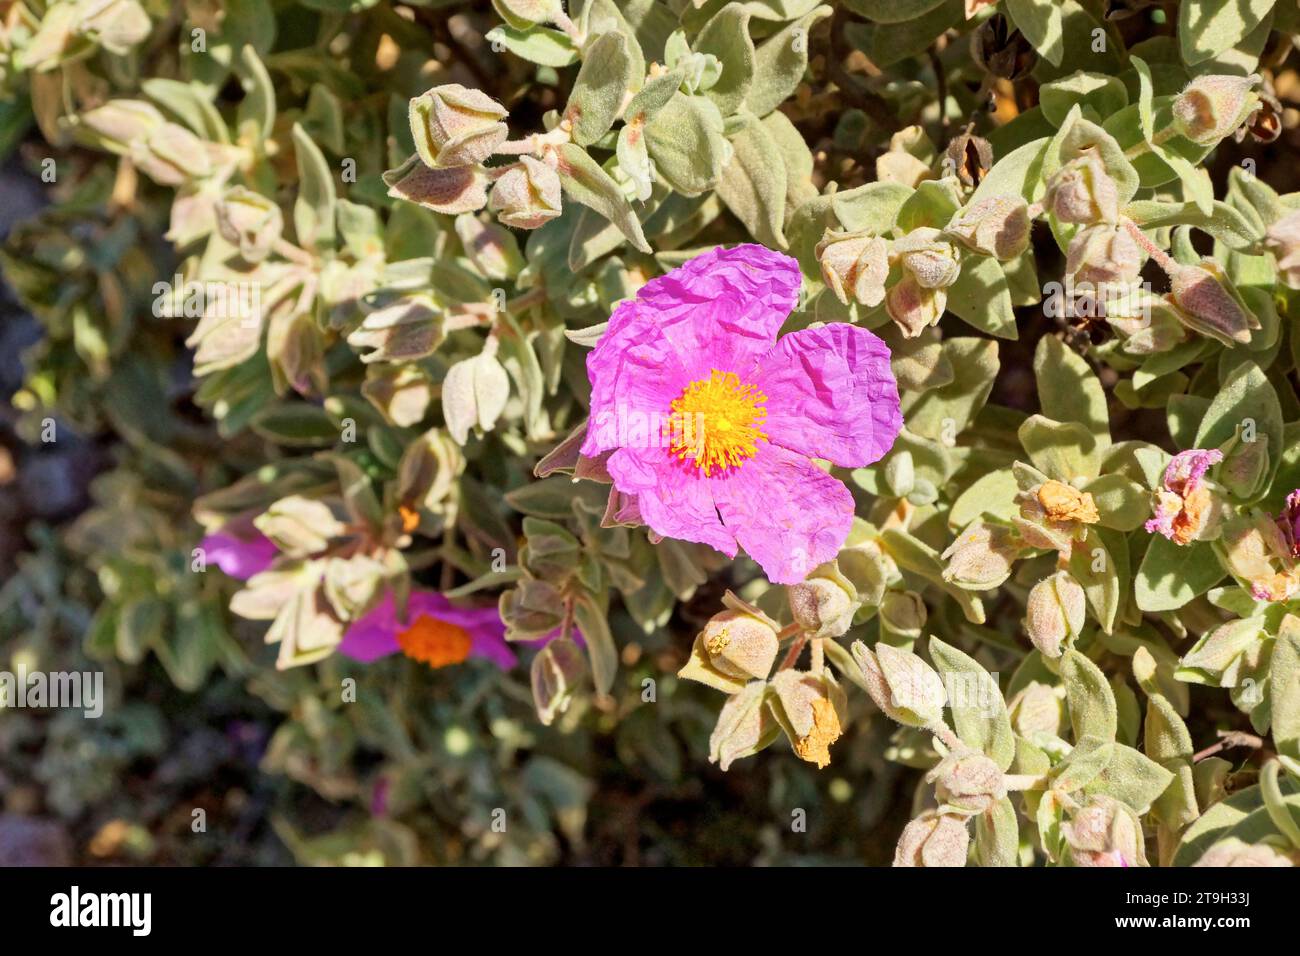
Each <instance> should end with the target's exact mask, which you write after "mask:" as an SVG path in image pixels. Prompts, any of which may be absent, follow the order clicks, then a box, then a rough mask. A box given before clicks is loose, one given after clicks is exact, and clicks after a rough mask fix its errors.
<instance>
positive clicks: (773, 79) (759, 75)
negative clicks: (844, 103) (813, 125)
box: [745, 0, 942, 116]
mask: <svg viewBox="0 0 1300 956" xmlns="http://www.w3.org/2000/svg"><path fill="white" fill-rule="evenodd" d="M927 2H932V3H936V4H937V3H941V2H942V0H927ZM832 12H833V10H832V9H831V8H830V7H829V6H826V5H821V6H818V7H816V8H814V9H813V10H811V11H809V12H808V13H807V14H805V15H804V16H803V17H801V18H800V19H798V20H795V21H794V22H792V23H789V24H787V25H786V26H785V28H784V29H782V30H780V31H779V32H777V33H774V34H772V36H770V37H768V38H767V39H766V40H764V41H763V42H762V43H761V44H760V45H759V47H758V49H757V51H756V52H755V56H754V83H753V85H752V86H751V87H750V89H749V94H748V95H747V96H746V97H745V109H747V110H748V111H749V112H751V113H753V114H754V115H755V116H767V115H768V114H769V113H771V112H772V111H774V110H775V109H776V108H777V107H778V106H780V105H781V104H782V103H784V102H785V101H786V100H787V99H789V98H790V97H791V96H792V95H794V91H795V89H796V88H797V87H798V85H799V83H800V81H801V80H802V79H803V76H804V72H805V71H806V70H807V69H808V50H809V34H810V33H811V31H812V29H813V27H814V26H816V25H817V23H818V22H819V21H820V20H823V19H825V18H826V17H828V16H830V15H831V14H832Z"/></svg>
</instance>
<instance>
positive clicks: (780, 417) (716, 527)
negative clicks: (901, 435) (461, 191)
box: [582, 245, 903, 584]
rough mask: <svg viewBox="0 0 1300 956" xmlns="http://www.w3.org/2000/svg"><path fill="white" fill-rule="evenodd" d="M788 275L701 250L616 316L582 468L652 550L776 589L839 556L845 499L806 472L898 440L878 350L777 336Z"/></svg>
mask: <svg viewBox="0 0 1300 956" xmlns="http://www.w3.org/2000/svg"><path fill="white" fill-rule="evenodd" d="M800 282H801V276H800V272H799V266H798V263H796V262H795V260H794V259H791V258H790V257H789V256H785V255H781V254H780V253H777V252H773V251H772V250H770V249H766V248H764V247H763V246H758V245H741V246H736V247H734V248H731V249H723V248H718V249H713V250H711V251H709V252H706V253H703V254H702V255H699V256H696V257H695V258H694V259H691V260H690V261H689V262H686V263H684V264H683V265H681V266H679V267H678V268H676V269H674V270H673V271H672V272H669V273H668V274H667V275H664V276H660V277H659V278H656V279H652V280H651V281H650V282H648V283H646V284H645V286H643V287H642V288H641V290H640V291H639V292H638V293H637V296H636V298H635V299H630V300H627V301H624V302H622V303H620V304H619V306H618V308H616V309H615V310H614V314H613V315H612V316H611V317H610V320H609V327H608V329H607V330H606V332H605V334H604V335H603V336H602V337H601V339H600V342H599V343H598V344H597V346H596V348H595V349H594V350H593V351H592V353H591V354H590V355H589V356H588V358H587V374H588V376H589V377H590V379H591V385H592V395H591V418H590V424H589V426H588V429H587V437H586V440H585V441H584V442H583V446H582V453H583V454H584V455H587V456H589V457H595V456H597V455H599V454H601V453H603V452H610V451H612V452H613V453H612V454H611V455H610V456H609V458H608V461H607V463H606V467H607V468H608V471H609V474H610V477H611V478H612V479H613V482H614V487H615V489H616V490H617V492H618V493H620V494H621V495H623V496H626V497H627V498H628V499H635V504H631V503H630V502H629V503H626V504H625V505H624V508H623V510H624V511H625V513H635V514H639V516H640V518H641V520H643V521H644V522H645V523H646V524H647V525H649V527H650V529H651V530H652V531H654V532H655V533H657V534H659V535H663V536H665V537H671V538H679V539H681V540H685V541H695V542H700V543H703V544H708V545H710V546H711V547H714V548H716V549H717V550H719V551H721V552H723V553H724V554H726V555H728V556H729V557H735V555H736V552H737V549H738V548H740V547H743V548H744V549H745V551H747V552H748V553H749V555H750V557H752V558H753V559H754V560H755V561H757V562H758V564H759V565H760V566H761V567H762V569H763V571H764V573H765V574H766V575H767V577H768V579H769V580H771V581H773V582H774V583H777V584H792V583H795V582H798V581H801V580H803V579H804V578H805V577H806V576H807V574H808V573H809V572H810V571H812V569H813V568H815V567H816V566H817V565H819V564H821V563H822V562H824V561H828V560H830V559H831V558H834V557H835V556H836V554H838V553H839V549H840V547H841V546H842V545H843V543H844V540H845V538H846V537H847V535H848V532H849V526H850V524H851V522H852V519H853V509H854V503H853V496H852V495H851V494H850V493H849V490H848V489H847V488H845V487H844V485H843V483H842V482H840V481H839V480H838V479H836V478H834V477H832V476H831V475H829V474H827V473H826V472H825V471H823V470H822V469H821V468H819V467H818V466H817V465H816V464H814V463H813V462H812V461H811V459H813V458H822V459H826V460H829V461H830V462H831V463H833V464H835V465H842V466H846V467H861V466H863V465H869V464H871V463H872V462H874V461H877V460H878V459H879V458H880V457H881V456H883V455H884V454H885V453H886V452H888V451H889V449H890V448H891V447H892V446H893V444H894V439H895V438H896V437H897V436H898V432H899V430H900V429H901V427H902V423H903V419H902V414H901V412H900V410H899V400H898V384H897V382H896V381H895V379H894V375H893V372H892V370H891V368H890V364H889V357H890V356H889V348H888V346H886V345H885V343H884V342H882V341H881V340H880V339H879V338H878V337H877V336H875V335H874V334H872V333H871V332H869V331H867V330H866V329H862V328H858V327H857V326H854V325H850V324H847V323H834V324H831V325H825V326H821V327H819V328H809V329H803V330H801V331H798V332H793V333H791V334H789V335H786V336H784V337H783V338H781V339H780V340H779V341H778V339H777V334H778V332H779V331H780V329H781V326H782V324H783V323H784V322H785V320H786V317H787V316H788V315H789V313H790V312H791V310H792V309H793V308H794V306H795V303H796V301H797V298H798V294H799V286H800Z"/></svg>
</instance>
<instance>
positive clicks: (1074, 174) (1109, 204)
mask: <svg viewBox="0 0 1300 956" xmlns="http://www.w3.org/2000/svg"><path fill="white" fill-rule="evenodd" d="M1043 205H1044V206H1045V207H1046V208H1047V209H1048V211H1049V212H1051V213H1052V214H1053V215H1054V216H1056V218H1057V219H1058V220H1059V221H1060V222H1077V223H1084V224H1092V223H1096V222H1115V220H1117V219H1118V218H1119V187H1117V186H1116V185H1115V180H1113V179H1112V178H1111V177H1110V174H1109V173H1108V172H1106V167H1105V165H1103V163H1102V161H1101V158H1100V157H1098V156H1096V155H1092V154H1089V155H1087V156H1080V157H1078V158H1077V159H1072V160H1070V162H1068V163H1066V164H1065V165H1064V166H1062V167H1061V168H1060V169H1058V170H1057V171H1056V172H1055V173H1054V174H1053V175H1052V178H1051V179H1049V180H1048V181H1047V193H1046V195H1045V196H1044V197H1043Z"/></svg>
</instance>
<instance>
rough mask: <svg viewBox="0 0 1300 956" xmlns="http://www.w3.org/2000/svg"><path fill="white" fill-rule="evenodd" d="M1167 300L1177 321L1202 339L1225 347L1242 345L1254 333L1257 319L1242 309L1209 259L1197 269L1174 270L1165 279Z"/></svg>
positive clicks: (1233, 289) (1229, 284) (1240, 301)
mask: <svg viewBox="0 0 1300 956" xmlns="http://www.w3.org/2000/svg"><path fill="white" fill-rule="evenodd" d="M1169 285H1170V293H1169V299H1170V301H1171V302H1173V304H1174V306H1175V307H1176V308H1177V309H1178V317H1179V318H1180V319H1182V320H1183V323H1184V324H1185V325H1187V326H1188V327H1190V328H1193V329H1195V330H1196V331H1197V332H1200V333H1201V334H1202V335H1208V336H1210V337H1211V338H1215V339H1218V340H1219V341H1220V342H1222V343H1224V344H1225V345H1232V344H1233V343H1240V344H1244V343H1246V342H1249V341H1250V333H1251V331H1252V330H1253V329H1258V328H1259V327H1260V325H1259V319H1257V318H1256V317H1255V313H1253V312H1252V311H1251V310H1250V308H1249V307H1248V306H1247V305H1246V303H1245V301H1244V300H1243V299H1242V298H1241V295H1240V294H1239V293H1238V292H1237V289H1236V287H1235V286H1234V285H1233V284H1232V282H1231V281H1230V280H1229V279H1228V277H1227V275H1226V274H1225V273H1224V271H1223V269H1222V268H1221V267H1220V266H1219V264H1218V263H1217V262H1215V261H1214V260H1212V259H1202V260H1201V264H1200V265H1196V266H1182V265H1180V266H1178V268H1176V269H1175V270H1174V271H1173V272H1172V273H1170V275H1169Z"/></svg>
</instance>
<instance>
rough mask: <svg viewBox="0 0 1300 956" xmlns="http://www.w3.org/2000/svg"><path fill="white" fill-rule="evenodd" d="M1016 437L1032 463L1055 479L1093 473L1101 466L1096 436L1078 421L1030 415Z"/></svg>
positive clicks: (1090, 476) (1067, 479)
mask: <svg viewBox="0 0 1300 956" xmlns="http://www.w3.org/2000/svg"><path fill="white" fill-rule="evenodd" d="M1018 437H1019V439H1020V444H1021V445H1022V446H1024V449H1025V451H1026V452H1027V453H1028V454H1029V460H1030V461H1032V462H1033V463H1034V466H1035V467H1037V468H1038V469H1040V470H1041V471H1042V472H1043V474H1045V475H1047V476H1048V477H1049V478H1055V479H1056V480H1057V481H1064V482H1067V483H1068V482H1070V481H1071V480H1072V479H1074V478H1076V477H1082V478H1092V477H1095V476H1096V474H1097V471H1098V469H1099V468H1100V466H1101V450H1100V449H1099V448H1098V447H1097V440H1096V437H1095V436H1094V435H1093V433H1092V432H1090V431H1089V430H1088V429H1087V427H1085V426H1084V425H1082V424H1080V423H1079V422H1054V421H1052V420H1051V419H1050V418H1045V417H1044V416H1042V415H1030V416H1029V417H1028V418H1027V419H1025V421H1024V423H1023V424H1022V425H1021V426H1020V430H1019V432H1018Z"/></svg>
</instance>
